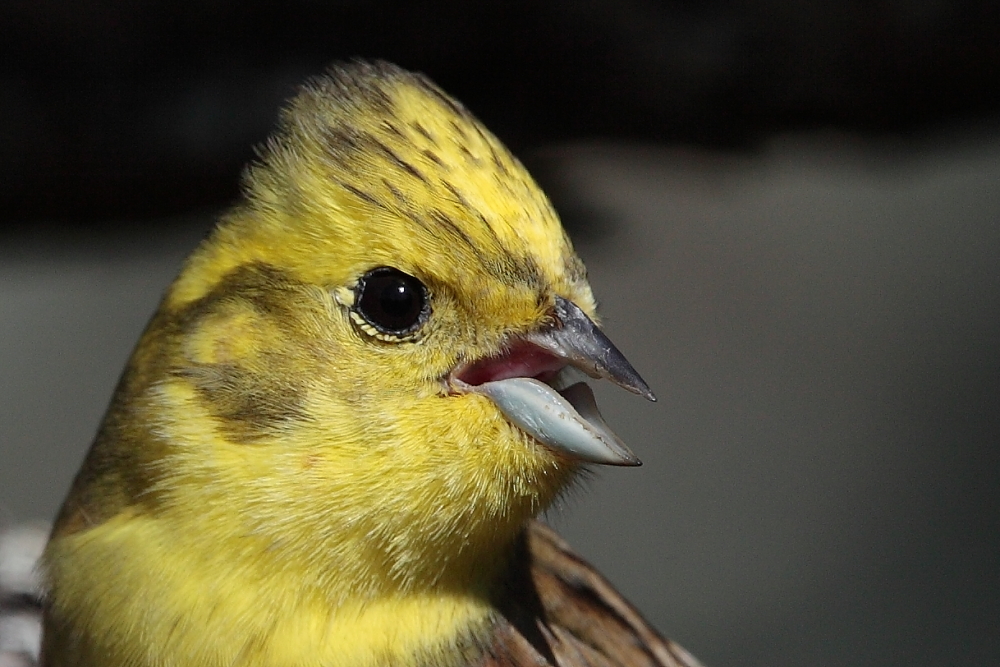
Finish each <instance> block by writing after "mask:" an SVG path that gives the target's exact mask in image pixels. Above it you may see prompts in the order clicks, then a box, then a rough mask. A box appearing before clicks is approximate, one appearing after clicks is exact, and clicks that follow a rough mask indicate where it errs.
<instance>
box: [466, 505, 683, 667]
mask: <svg viewBox="0 0 1000 667" xmlns="http://www.w3.org/2000/svg"><path fill="white" fill-rule="evenodd" d="M516 562H517V563H518V566H517V567H516V568H515V569H514V571H513V572H512V573H511V577H510V579H509V581H508V584H507V587H506V593H505V597H504V599H503V600H501V602H500V603H499V606H500V610H501V614H502V617H501V618H500V619H499V620H498V622H497V626H496V630H495V634H494V635H493V644H492V645H491V646H490V647H489V648H488V649H487V651H486V653H485V656H484V658H483V660H482V663H481V664H482V667H529V666H530V667H541V666H545V665H553V666H558V667H646V666H648V667H658V666H660V667H701V663H699V662H698V661H697V660H696V659H695V658H694V657H693V656H692V655H691V654H690V653H688V652H687V651H685V650H684V649H683V648H681V647H680V646H678V645H677V644H675V643H673V642H672V641H670V640H668V639H663V638H662V637H660V635H659V634H657V632H656V631H655V630H654V629H653V628H652V627H650V625H649V624H648V623H647V622H646V621H645V620H644V619H643V618H642V616H641V615H640V614H639V612H638V611H637V610H636V609H635V607H633V606H632V605H630V604H629V603H628V602H626V601H625V599H624V598H623V597H622V596H621V595H620V594H619V593H618V592H617V591H616V590H615V589H614V588H613V587H612V586H611V584H610V583H608V581H607V579H605V578H604V577H602V576H601V575H600V574H598V573H597V571H596V570H594V568H592V567H591V566H590V565H589V564H588V563H586V562H585V561H584V560H582V559H581V558H580V557H579V556H577V555H576V554H575V553H573V551H572V550H571V549H570V548H569V546H568V545H567V544H566V543H565V542H564V541H563V540H562V539H561V538H560V537H559V536H558V535H556V533H555V532H554V531H553V530H552V529H551V528H549V527H547V526H545V525H544V524H542V523H539V522H537V521H536V522H532V523H531V524H530V525H529V526H528V529H527V531H526V535H525V539H524V542H523V544H522V553H520V554H518V558H517V559H516Z"/></svg>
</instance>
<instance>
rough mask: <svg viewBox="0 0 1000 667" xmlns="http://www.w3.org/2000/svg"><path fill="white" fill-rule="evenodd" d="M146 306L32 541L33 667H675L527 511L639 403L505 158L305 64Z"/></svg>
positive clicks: (624, 365) (561, 250) (668, 651)
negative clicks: (37, 610) (40, 589)
mask: <svg viewBox="0 0 1000 667" xmlns="http://www.w3.org/2000/svg"><path fill="white" fill-rule="evenodd" d="M242 192H243V194H242V195H241V198H240V199H239V200H238V201H237V202H236V203H235V204H234V205H233V207H232V208H231V209H230V210H229V211H228V212H226V213H224V214H223V215H222V216H221V217H220V218H219V220H218V221H217V224H216V225H215V227H214V228H213V230H212V231H211V232H210V233H209V235H208V236H207V237H206V238H205V239H204V240H203V241H202V243H201V244H200V245H199V246H198V247H197V248H196V249H195V250H194V252H193V254H192V255H191V256H190V257H189V258H188V259H187V261H186V262H185V264H184V265H183V267H182V269H181V271H180V273H179V275H178V277H177V278H176V280H175V281H174V282H173V283H172V284H171V286H170V287H169V288H168V289H167V290H166V292H165V294H164V296H163V298H162V301H161V303H160V305H159V308H158V310H157V311H156V313H155V314H154V316H153V317H152V319H151V321H150V322H149V324H148V326H147V328H146V329H145V331H144V333H143V334H142V335H141V338H140V340H139V342H138V343H137V346H136V347H135V350H134V352H133V354H132V356H131V359H130V360H129V362H128V364H127V366H126V368H125V370H124V372H123V375H122V377H121V379H120V381H119V384H118V386H117V388H116V389H115V393H114V395H113V397H112V400H111V403H110V406H109V408H108V411H107V413H106V416H105V418H104V420H103V423H102V425H101V426H100V428H99V430H98V433H97V436H96V438H95V440H94V442H93V443H92V445H91V448H90V450H89V452H88V454H87V456H86V458H85V461H84V463H83V465H82V467H81V469H80V470H79V472H78V474H77V476H76V478H75V479H74V481H73V483H72V486H71V489H70V491H69V494H68V496H67V498H66V500H65V502H64V504H63V506H62V508H61V510H60V512H59V515H58V517H57V519H56V522H55V524H54V528H53V530H52V533H51V536H50V539H49V542H48V544H47V546H46V549H45V552H44V555H43V558H42V561H41V571H42V573H43V579H44V585H45V598H44V601H43V606H44V622H43V626H44V631H43V640H42V650H41V662H42V664H43V665H45V666H47V667H68V666H76V667H98V666H101V667H126V666H128V667H153V666H155V667H181V666H191V665H198V666H201V667H216V666H219V667H221V666H231V665H232V666H235V665H242V666H247V667H252V666H261V667H263V666H265V665H266V666H268V667H291V666H296V667H306V666H315V667H320V666H322V667H375V666H383V665H398V666H401V667H420V666H425V665H444V666H448V665H451V666H455V667H465V666H473V665H476V666H482V667H527V666H529V665H531V666H541V665H560V666H561V667H578V666H583V665H595V666H596V665H619V666H622V667H634V666H638V665H670V666H673V667H693V666H696V665H698V662H697V661H696V660H695V658H693V657H692V656H691V655H690V654H689V653H687V652H686V651H685V650H684V649H683V648H681V647H680V646H679V645H677V644H675V643H673V642H671V641H669V640H667V639H663V638H662V637H661V636H660V635H659V634H658V633H657V632H656V631H655V630H654V629H653V628H652V627H651V626H650V625H649V624H648V623H647V622H646V621H645V620H644V619H643V618H642V616H641V615H640V614H639V613H638V612H637V611H636V609H635V608H634V607H633V606H631V605H630V604H629V603H628V602H627V601H626V600H625V599H624V598H623V597H622V596H621V595H620V594H619V593H617V592H616V591H615V590H614V588H613V587H612V586H611V585H610V584H609V583H608V581H607V580H606V579H604V578H603V577H602V576H601V575H600V574H599V573H598V572H596V570H594V569H593V568H592V567H591V566H590V565H588V564H587V563H586V561H584V560H582V559H581V558H580V557H579V556H577V555H576V554H575V553H574V552H573V551H572V550H571V549H570V547H569V546H568V545H567V544H566V543H565V542H564V541H563V540H562V539H561V538H560V537H559V536H558V535H557V534H556V533H555V532H554V531H553V530H552V529H551V528H549V527H547V526H546V525H544V524H543V523H542V522H541V521H540V520H539V519H538V517H539V515H541V514H542V513H543V512H544V511H545V510H547V509H548V508H550V507H551V506H552V505H553V503H555V502H556V501H557V500H558V499H559V498H560V497H561V494H563V493H564V492H565V491H566V490H567V489H569V488H571V487H572V486H573V485H574V484H576V483H577V482H578V481H579V480H580V479H581V475H582V474H583V473H584V471H586V470H588V469H589V468H590V466H593V465H623V466H631V465H638V464H639V460H638V459H637V458H636V456H635V455H634V454H633V453H632V452H631V451H630V450H629V449H628V447H627V446H626V445H625V444H624V443H623V442H622V441H621V440H620V439H619V438H618V437H617V436H616V435H615V434H614V433H613V431H611V429H610V428H609V427H608V425H607V424H606V423H605V422H604V420H603V419H602V417H601V416H600V413H599V411H598V409H597V406H596V403H595V401H594V396H593V393H592V391H591V389H590V387H589V385H588V383H587V382H588V381H589V380H591V379H596V380H608V381H610V382H612V383H614V384H616V385H618V386H620V387H622V388H624V389H626V390H628V391H631V392H633V393H635V394H638V395H640V396H644V397H646V398H648V399H651V400H655V399H654V396H653V393H652V392H651V391H650V389H649V387H648V385H647V384H646V382H645V381H644V380H643V379H642V378H641V377H640V375H639V374H638V373H637V372H636V371H635V369H634V368H633V367H632V366H631V365H630V364H629V362H628V361H627V360H626V358H625V357H624V356H623V354H622V353H621V352H620V351H619V350H618V349H617V348H616V347H615V345H614V344H613V343H612V342H611V341H610V340H609V339H608V337H607V336H606V335H605V334H604V333H603V332H602V330H601V328H600V326H599V320H598V319H597V314H596V304H595V300H594V296H593V293H592V291H591V288H590V286H589V284H588V282H587V274H586V269H585V267H584V265H583V263H582V262H581V260H580V259H579V257H578V255H577V254H576V252H575V251H574V249H573V246H572V244H571V242H570V239H569V238H568V236H567V235H566V233H565V231H564V230H563V228H562V226H561V223H560V221H559V218H558V216H557V214H556V212H555V211H554V209H553V207H552V205H551V203H550V202H549V200H548V199H547V198H546V196H545V195H544V194H543V193H542V191H541V190H540V189H539V187H538V186H537V185H536V183H535V182H534V181H533V180H532V178H531V176H530V175H529V174H528V172H527V171H526V170H525V168H524V167H523V165H522V164H521V163H520V162H519V161H518V160H517V159H516V158H515V157H513V155H512V154H511V153H510V152H509V151H508V150H507V149H506V148H505V147H504V145H503V144H502V143H501V142H500V141H499V140H498V139H497V138H496V137H495V136H494V135H493V134H491V133H490V132H489V131H488V130H487V129H486V128H485V127H484V126H483V125H482V124H481V123H480V122H479V121H478V120H477V119H476V118H475V117H474V116H473V114H472V113H471V112H470V111H468V110H467V109H466V108H465V107H464V106H463V105H462V104H461V103H459V102H457V101H456V100H455V99H453V98H452V97H450V96H449V95H448V94H446V93H445V92H443V91H442V90H441V89H440V88H438V87H437V86H436V85H435V84H434V83H432V82H431V81H430V80H429V79H428V78H427V77H426V76H424V75H422V74H416V73H412V72H409V71H407V70H404V69H402V68H399V67H397V66H395V65H391V64H389V63H386V62H382V61H352V62H349V63H345V64H339V65H334V66H331V67H330V68H329V69H328V70H327V71H326V72H325V74H323V75H321V76H318V77H316V78H314V79H312V80H310V81H309V82H307V83H306V84H305V85H304V86H303V87H302V88H301V90H300V92H299V93H298V94H297V95H296V96H295V97H294V98H293V99H292V100H291V102H290V103H289V104H288V106H287V107H286V108H285V109H284V111H283V112H282V114H281V116H280V119H279V121H278V127H277V129H276V131H275V133H274V135H273V136H272V137H271V138H270V139H269V140H268V141H267V142H266V143H265V144H264V145H262V147H261V148H260V149H259V150H258V155H257V159H256V161H255V162H254V163H252V164H251V166H250V167H248V169H247V170H246V172H245V175H244V184H243V191H242Z"/></svg>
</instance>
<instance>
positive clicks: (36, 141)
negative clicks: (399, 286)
mask: <svg viewBox="0 0 1000 667" xmlns="http://www.w3.org/2000/svg"><path fill="white" fill-rule="evenodd" d="M0 33H2V35H3V38H2V39H0V90H2V95H0V178H2V181H3V184H4V185H3V187H2V188H0V210H2V211H3V214H2V215H3V216H4V218H6V219H7V220H8V221H18V222H19V223H21V224H24V223H26V222H27V221H30V220H39V219H60V220H64V221H70V220H72V221H77V220H78V221H81V223H82V222H83V221H88V223H89V222H92V221H97V220H109V219H124V218H135V217H161V216H165V215H173V214H177V213H180V212H186V211H190V210H192V209H194V208H202V207H216V206H219V205H222V204H225V203H226V202H227V201H229V200H231V199H232V198H233V197H234V196H235V193H236V192H237V187H238V174H239V170H240V167H241V165H243V164H244V163H245V162H246V161H247V160H248V159H249V158H251V156H252V151H251V147H252V146H253V145H254V144H255V143H257V142H259V141H261V140H262V139H263V137H264V136H266V134H267V132H268V130H269V128H270V127H271V126H272V123H273V122H274V118H275V114H276V109H277V108H278V107H279V105H280V103H281V101H282V100H284V99H285V98H287V97H288V96H289V95H290V94H291V93H293V92H294V89H295V86H297V85H298V84H299V83H301V81H302V80H303V79H304V78H305V77H307V76H309V75H312V74H315V73H317V72H319V71H321V70H322V68H323V67H324V66H325V65H327V64H328V63H330V62H331V61H334V60H337V59H347V58H353V57H378V58H383V59H387V60H391V61H394V62H397V63H398V64H401V65H403V66H405V67H407V68H410V69H417V70H421V71H424V72H426V73H428V74H430V75H431V76H432V78H434V79H435V80H436V81H437V82H438V83H439V84H440V85H441V86H442V87H444V88H445V89H446V90H448V91H450V92H451V93H452V94H454V95H455V96H456V97H457V98H459V99H461V100H463V101H464V102H465V103H466V104H467V105H468V106H469V107H470V108H471V109H473V111H475V112H476V113H477V114H478V115H479V116H481V117H482V119H483V120H484V121H485V122H486V124H487V126H489V127H490V128H492V129H493V130H494V132H496V133H497V134H498V135H499V136H500V137H501V138H502V139H503V140H505V141H506V142H508V143H509V144H510V145H511V146H512V147H513V148H514V149H515V151H517V152H520V153H524V152H525V151H526V150H529V149H531V148H533V147H536V146H539V145H544V144H550V143H555V142H563V141H566V140H574V139H580V138H593V137H604V138H612V139H629V140H639V141H658V142H671V143H686V144H694V145H703V146H716V147H717V146H724V147H753V146H755V145H756V144H757V143H758V142H759V141H760V140H761V139H762V138H763V137H766V136H768V135H769V134H770V133H773V132H775V131H784V130H789V129H804V128H815V127H825V126H834V127H838V128H841V129H850V130H860V131H864V132H874V133H883V132H890V133H911V132H913V131H916V130H920V129H926V128H927V127H931V126H935V125H939V124H950V123H954V122H956V121H969V120H973V119H977V118H984V117H992V116H993V115H995V114H996V112H997V110H998V109H1000V85H998V84H1000V4H998V3H996V2H994V1H993V0H966V1H964V2H963V1H960V0H843V1H840V2H833V1H828V2H796V1H790V0H752V1H751V0H709V1H706V2H692V1H690V0H673V1H669V0H668V1H661V2H655V1H652V0H631V1H626V2H622V1H609V0H597V1H590V2H570V1H567V0H562V1H555V0H553V1H548V2H525V1H523V0H522V1H520V2H504V3H468V2H464V1H462V2H457V1H447V0H440V1H436V2H434V1H424V2H388V1H384V0H383V1H374V2H373V1H367V2H360V1H349V0H341V1H340V2H314V1H311V0H296V1H292V2H264V1H261V0H246V1H243V2H226V1H224V0H215V1H211V0H209V1H206V2H200V3H175V2H164V1H162V0H160V1H156V0H145V1H136V2H121V1H113V0H91V1H89V2H78V3H70V2H56V1H52V0H48V1H45V0H43V1H41V2H36V1H28V0H20V1H17V0H15V1H13V2H6V3H3V4H2V6H0Z"/></svg>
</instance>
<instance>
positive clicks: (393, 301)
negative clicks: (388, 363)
mask: <svg viewBox="0 0 1000 667" xmlns="http://www.w3.org/2000/svg"><path fill="white" fill-rule="evenodd" d="M430 314H431V306H430V296H429V294H428V292H427V287H426V286H424V284H423V283H422V282H420V280H418V279H417V278H414V277H413V276H411V275H409V274H407V273H403V272H402V271H400V270H399V269H396V268H393V267H391V266H380V267H378V268H375V269H372V270H371V271H368V272H367V273H366V274H365V275H363V276H362V277H361V279H360V280H359V281H358V284H357V286H356V287H355V288H354V306H353V308H352V309H351V319H352V320H354V322H355V324H357V325H358V326H359V328H361V330H362V331H364V332H365V333H367V334H369V335H371V336H374V337H376V338H378V339H380V340H386V341H391V342H398V341H402V340H412V339H414V338H415V337H416V333H417V332H418V330H419V329H420V328H421V327H422V326H423V324H424V322H426V321H427V318H428V317H429V316H430Z"/></svg>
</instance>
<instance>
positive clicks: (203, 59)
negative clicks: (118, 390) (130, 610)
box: [0, 0, 1000, 667]
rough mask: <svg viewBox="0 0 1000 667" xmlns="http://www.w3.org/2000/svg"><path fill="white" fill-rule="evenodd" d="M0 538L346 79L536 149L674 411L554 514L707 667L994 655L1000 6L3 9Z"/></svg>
mask: <svg viewBox="0 0 1000 667" xmlns="http://www.w3.org/2000/svg"><path fill="white" fill-rule="evenodd" d="M0 35H2V39H0V182H2V186H0V220H2V229H0V528H2V527H3V526H10V525H15V524H18V523H22V522H27V521H33V520H41V521H45V520H49V519H51V518H52V517H53V515H54V513H55V511H56V510H57V508H58V505H59V503H60V501H61V499H62V496H63V494H64V493H65V491H66V489H67V487H68V485H69V482H70V480H71V478H72V476H73V474H74V472H75V470H76V468H77V467H78V466H79V463H80V461H81V460H82V457H83V455H84V453H85V451H86V448H87V446H88V444H89V441H90V438H91V437H92V434H93V433H94V431H95V429H96V427H97V425H98V423H99V421H100V418H101V415H102V413H103V410H104V408H105V406H106V403H107V401H108V399H109V397H110V394H111V391H112V389H113V386H114V383H115V381H116V379H117V376H118V374H119V372H120V370H121V368H122V366H123V364H124V362H125V360H126V358H127V356H128V354H129V352H130V349H131V346H132V344H133V343H134V341H135V339H136V337H137V336H138V334H139V332H140V330H141V329H142V327H143V325H144V324H145V321H146V320H147V319H148V317H149V316H150V314H151V313H152V311H153V309H154V308H155V306H156V302H157V300H158V298H159V295H160V293H161V291H162V290H163V288H164V287H165V285H166V284H167V283H168V282H169V281H170V279H171V278H172V277H173V275H174V273H175V272H176V270H177V267H178V264H179V262H180V261H181V260H182V258H183V257H184V256H185V255H186V254H187V253H188V252H189V251H190V250H191V248H192V247H193V246H194V245H195V244H196V243H197V242H198V240H199V239H200V238H201V237H202V236H203V234H204V233H205V232H206V230H208V229H209V228H210V226H211V224H212V222H213V219H214V217H215V215H216V214H217V213H218V211H220V210H222V209H223V208H224V207H225V206H226V205H227V204H228V203H230V202H232V201H233V200H234V198H235V197H236V196H237V194H238V187H239V176H240V169H241V166H242V165H243V164H244V163H245V162H246V161H248V160H249V159H251V158H252V156H253V146H254V145H255V144H256V143H258V142H260V141H261V140H262V139H263V138H264V137H265V136H266V134H267V133H268V131H269V129H270V128H271V127H272V125H273V123H274V120H275V117H276V113H277V110H278V109H279V108H280V105H281V104H282V101H283V100H285V99H286V98H287V97H289V96H290V95H292V94H293V93H294V91H295V89H296V86H297V85H298V84H299V83H301V82H302V81H303V80H304V79H305V78H306V77H308V76H310V75H313V74H316V73H319V72H320V71H322V69H323V68H324V67H325V66H326V65H327V64H329V63H330V62H331V61H334V60H337V59H347V58H352V57H368V58H376V57H377V58H383V59H387V60H391V61H394V62H396V63H398V64H400V65H403V66H405V67H407V68H410V69H417V70H421V71H423V72H425V73H427V74H428V75H430V76H431V77H432V78H433V79H434V80H436V81H437V82H438V83H439V84H440V85H441V86H442V87H443V88H445V89H446V90H448V91H449V92H451V93H452V94H453V95H455V96H456V97H457V98H459V99H461V100H462V101H463V102H465V103H466V105H467V106H468V107H469V108H471V109H472V110H473V112H474V113H476V114H477V115H478V116H479V117H480V118H481V119H482V120H483V121H484V122H485V123H486V124H487V126H489V127H490V128H491V129H492V130H493V131H494V132H495V133H496V134H498V135H499V136H500V137H501V139H503V140H504V141H505V142H507V143H508V144H509V145H510V146H511V148H512V149H514V151H515V152H516V153H517V154H518V155H519V156H521V157H522V159H523V160H524V161H525V162H526V164H527V165H528V166H529V168H530V169H531V170H532V171H533V173H535V174H536V176H537V177H538V179H539V181H540V182H541V183H542V185H543V187H544V188H545V189H546V190H547V191H548V192H549V193H550V195H551V196H552V198H553V200H554V202H555V204H556V206H557V208H558V209H559V210H560V212H561V214H562V216H563V218H564V221H565V223H566V225H567V227H568V228H569V229H570V232H571V234H572V236H573V237H574V239H575V242H576V244H577V247H578V249H579V250H580V253H581V254H582V255H583V256H584V259H585V260H586V261H587V263H588V266H589V268H590V271H591V276H592V283H593V284H594V288H595V291H596V293H597V296H598V298H599V299H600V300H601V303H602V311H603V314H604V317H605V320H606V329H607V330H608V333H609V335H610V336H611V338H612V339H613V340H615V341H616V343H618V345H619V347H620V348H621V349H622V350H623V351H624V352H625V353H626V354H627V355H628V356H629V358H630V359H631V361H632V362H633V364H634V365H635V366H636V367H637V368H638V369H640V371H641V372H642V373H643V375H644V376H645V377H646V379H647V380H648V381H649V382H650V384H651V385H653V387H654V389H655V390H656V391H657V393H658V395H659V398H660V402H659V403H658V404H656V405H650V404H645V403H644V402H643V401H641V400H639V399H636V398H635V397H633V396H630V395H627V394H624V392H616V391H613V390H611V389H609V388H606V387H599V388H598V392H599V400H600V402H601V404H602V408H603V410H604V413H605V416H606V418H607V420H608V422H609V423H611V424H612V425H614V426H615V427H616V430H618V432H619V434H620V435H622V436H623V437H624V439H625V440H626V441H627V442H629V443H630V444H631V446H632V448H633V449H634V450H635V451H636V453H637V454H638V455H639V456H640V457H641V458H642V459H643V460H644V462H645V466H644V467H642V468H640V469H629V470H602V471H599V473H598V474H597V475H596V476H595V479H594V481H593V482H592V483H590V484H589V485H588V486H587V487H586V489H584V490H582V491H580V492H577V493H574V494H573V495H572V496H571V497H570V498H568V499H567V501H566V502H565V503H564V504H563V506H562V507H561V508H560V509H559V510H557V511H555V512H553V513H552V515H551V516H550V520H551V521H552V522H553V523H554V524H555V525H556V527H557V528H559V529H560V530H561V531H562V532H563V533H564V534H565V535H567V537H568V538H569V539H570V540H571V542H572V543H573V544H574V545H575V546H576V547H577V548H578V549H579V551H581V552H582V553H583V554H584V555H586V556H587V557H588V558H589V559H591V560H592V561H594V562H595V563H596V564H597V565H598V566H599V567H600V568H601V569H602V570H603V571H604V572H606V573H607V574H608V575H609V577H610V578H611V579H612V580H613V581H614V582H615V583H616V584H617V585H618V586H619V587H620V588H621V589H622V590H623V592H625V593H626V594H627V596H628V597H629V598H630V599H632V600H633V601H634V602H635V603H636V604H637V605H638V606H639V607H640V609H641V610H642V611H643V612H644V613H645V614H646V615H647V616H648V617H649V618H650V619H651V620H652V621H653V623H654V624H655V625H656V626H657V627H659V628H660V630H661V631H662V632H663V633H664V634H666V635H668V636H670V637H672V638H674V639H676V640H678V641H679V642H680V643H682V644H683V645H684V646H686V647H687V648H688V649H689V650H691V651H692V652H693V653H694V654H695V655H697V656H699V657H700V658H701V659H702V660H703V661H704V662H705V663H706V664H707V665H709V666H715V667H723V666H727V665H731V666H736V665H741V666H759V667H765V666H789V667H790V666H792V665H805V664H807V665H813V666H821V665H853V666H867V665H872V666H875V665H879V666H883V665H884V666H896V665H898V666H903V665H907V666H913V665H935V666H939V665H959V664H961V665H1000V447H998V445H1000V442H998V441H1000V4H998V3H996V2H994V1H993V0H965V1H960V0H864V1H862V0H840V1H838V2H834V1H830V0H828V1H820V0H817V1H815V2H790V1H788V0H708V1H703V2H691V1H689V0H664V1H660V2H656V1H653V0H625V1H622V0H616V1H615V2H611V1H609V0H592V1H588V2H567V1H556V0H550V1H535V2H505V3H479V4H474V3H467V2H447V1H433V0H427V1H423V2H408V3H403V2H388V1H381V2H380V1H371V0H369V1H368V2H352V1H349V0H342V1H340V2H313V1H310V0H292V1H291V2H281V3H279V2H273V1H272V2H264V1H261V0H244V1H243V2H239V3H235V2H227V1H226V0H209V1H206V2H201V3H170V2H157V1H154V0H133V1H132V2H128V3H126V2H121V1H120V0H118V1H112V0H104V1H100V0H89V1H84V2H77V3H62V2H51V1H50V2H45V1H43V2H37V1H34V2H27V1H26V0H13V1H9V2H5V3H3V4H2V5H0Z"/></svg>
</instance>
